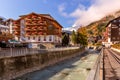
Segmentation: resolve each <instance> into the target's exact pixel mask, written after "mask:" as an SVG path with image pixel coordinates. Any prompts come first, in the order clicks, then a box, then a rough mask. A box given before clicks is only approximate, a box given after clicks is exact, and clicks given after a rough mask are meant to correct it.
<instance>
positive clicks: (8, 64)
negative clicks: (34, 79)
mask: <svg viewBox="0 0 120 80" xmlns="http://www.w3.org/2000/svg"><path fill="white" fill-rule="evenodd" d="M84 51H85V50H84V48H81V49H73V50H63V51H52V52H46V53H41V54H38V53H37V54H29V55H24V56H16V57H4V58H0V80H10V79H13V78H15V77H18V76H21V75H23V74H26V73H29V72H33V71H36V70H41V69H43V68H45V67H47V66H51V65H53V64H55V63H58V62H60V61H63V60H66V59H69V58H71V57H75V56H77V55H80V54H82V53H83V52H84Z"/></svg>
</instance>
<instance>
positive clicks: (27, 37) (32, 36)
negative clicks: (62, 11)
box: [12, 13, 62, 44]
mask: <svg viewBox="0 0 120 80" xmlns="http://www.w3.org/2000/svg"><path fill="white" fill-rule="evenodd" d="M61 32H62V26H61V25H60V24H59V23H58V22H57V21H56V20H55V19H54V18H53V17H51V16H50V15H49V14H37V13H30V14H27V15H21V16H20V18H19V19H18V20H14V21H13V28H12V33H13V34H14V36H15V39H16V40H19V41H21V42H23V43H54V44H60V43H61V36H62V33H61Z"/></svg>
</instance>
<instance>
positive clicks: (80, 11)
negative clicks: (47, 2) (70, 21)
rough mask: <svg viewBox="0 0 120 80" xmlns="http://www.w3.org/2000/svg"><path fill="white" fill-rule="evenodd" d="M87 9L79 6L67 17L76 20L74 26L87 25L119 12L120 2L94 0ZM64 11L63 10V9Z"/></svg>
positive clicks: (116, 0) (115, 0)
mask: <svg viewBox="0 0 120 80" xmlns="http://www.w3.org/2000/svg"><path fill="white" fill-rule="evenodd" d="M92 2H93V3H92V4H91V6H90V7H89V8H87V9H86V7H85V6H83V5H81V4H80V5H79V6H78V7H77V9H75V10H74V11H73V12H72V13H70V14H69V16H71V17H73V18H76V21H75V23H74V25H83V26H85V25H88V24H90V23H91V22H94V21H97V20H99V19H101V18H103V17H105V16H106V15H108V14H111V13H113V12H115V11H118V10H120V0H94V1H92ZM63 11H64V9H63Z"/></svg>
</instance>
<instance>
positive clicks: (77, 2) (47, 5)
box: [0, 0, 120, 28]
mask: <svg viewBox="0 0 120 80" xmlns="http://www.w3.org/2000/svg"><path fill="white" fill-rule="evenodd" d="M0 6H1V7H0V16H2V17H5V18H7V19H8V18H13V19H18V18H19V16H20V15H24V14H29V13H31V12H35V13H39V14H50V15H51V16H52V17H53V18H54V19H56V20H57V21H58V22H59V23H60V24H61V25H62V26H63V27H65V28H66V27H72V26H82V25H83V26H84V25H88V24H90V23H91V22H94V21H96V20H99V19H101V18H102V17H104V16H106V15H108V14H110V13H112V12H115V11H117V10H120V0H1V2H0Z"/></svg>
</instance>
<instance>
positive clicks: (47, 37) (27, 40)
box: [25, 35, 61, 43]
mask: <svg viewBox="0 0 120 80" xmlns="http://www.w3.org/2000/svg"><path fill="white" fill-rule="evenodd" d="M50 36H51V41H50V40H49V38H50ZM33 37H35V40H34V39H33ZM39 37H40V41H38V39H39ZM25 39H26V42H54V43H58V42H59V41H60V42H61V38H60V37H58V36H55V35H46V41H44V36H43V35H40V36H30V39H28V37H26V38H25Z"/></svg>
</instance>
